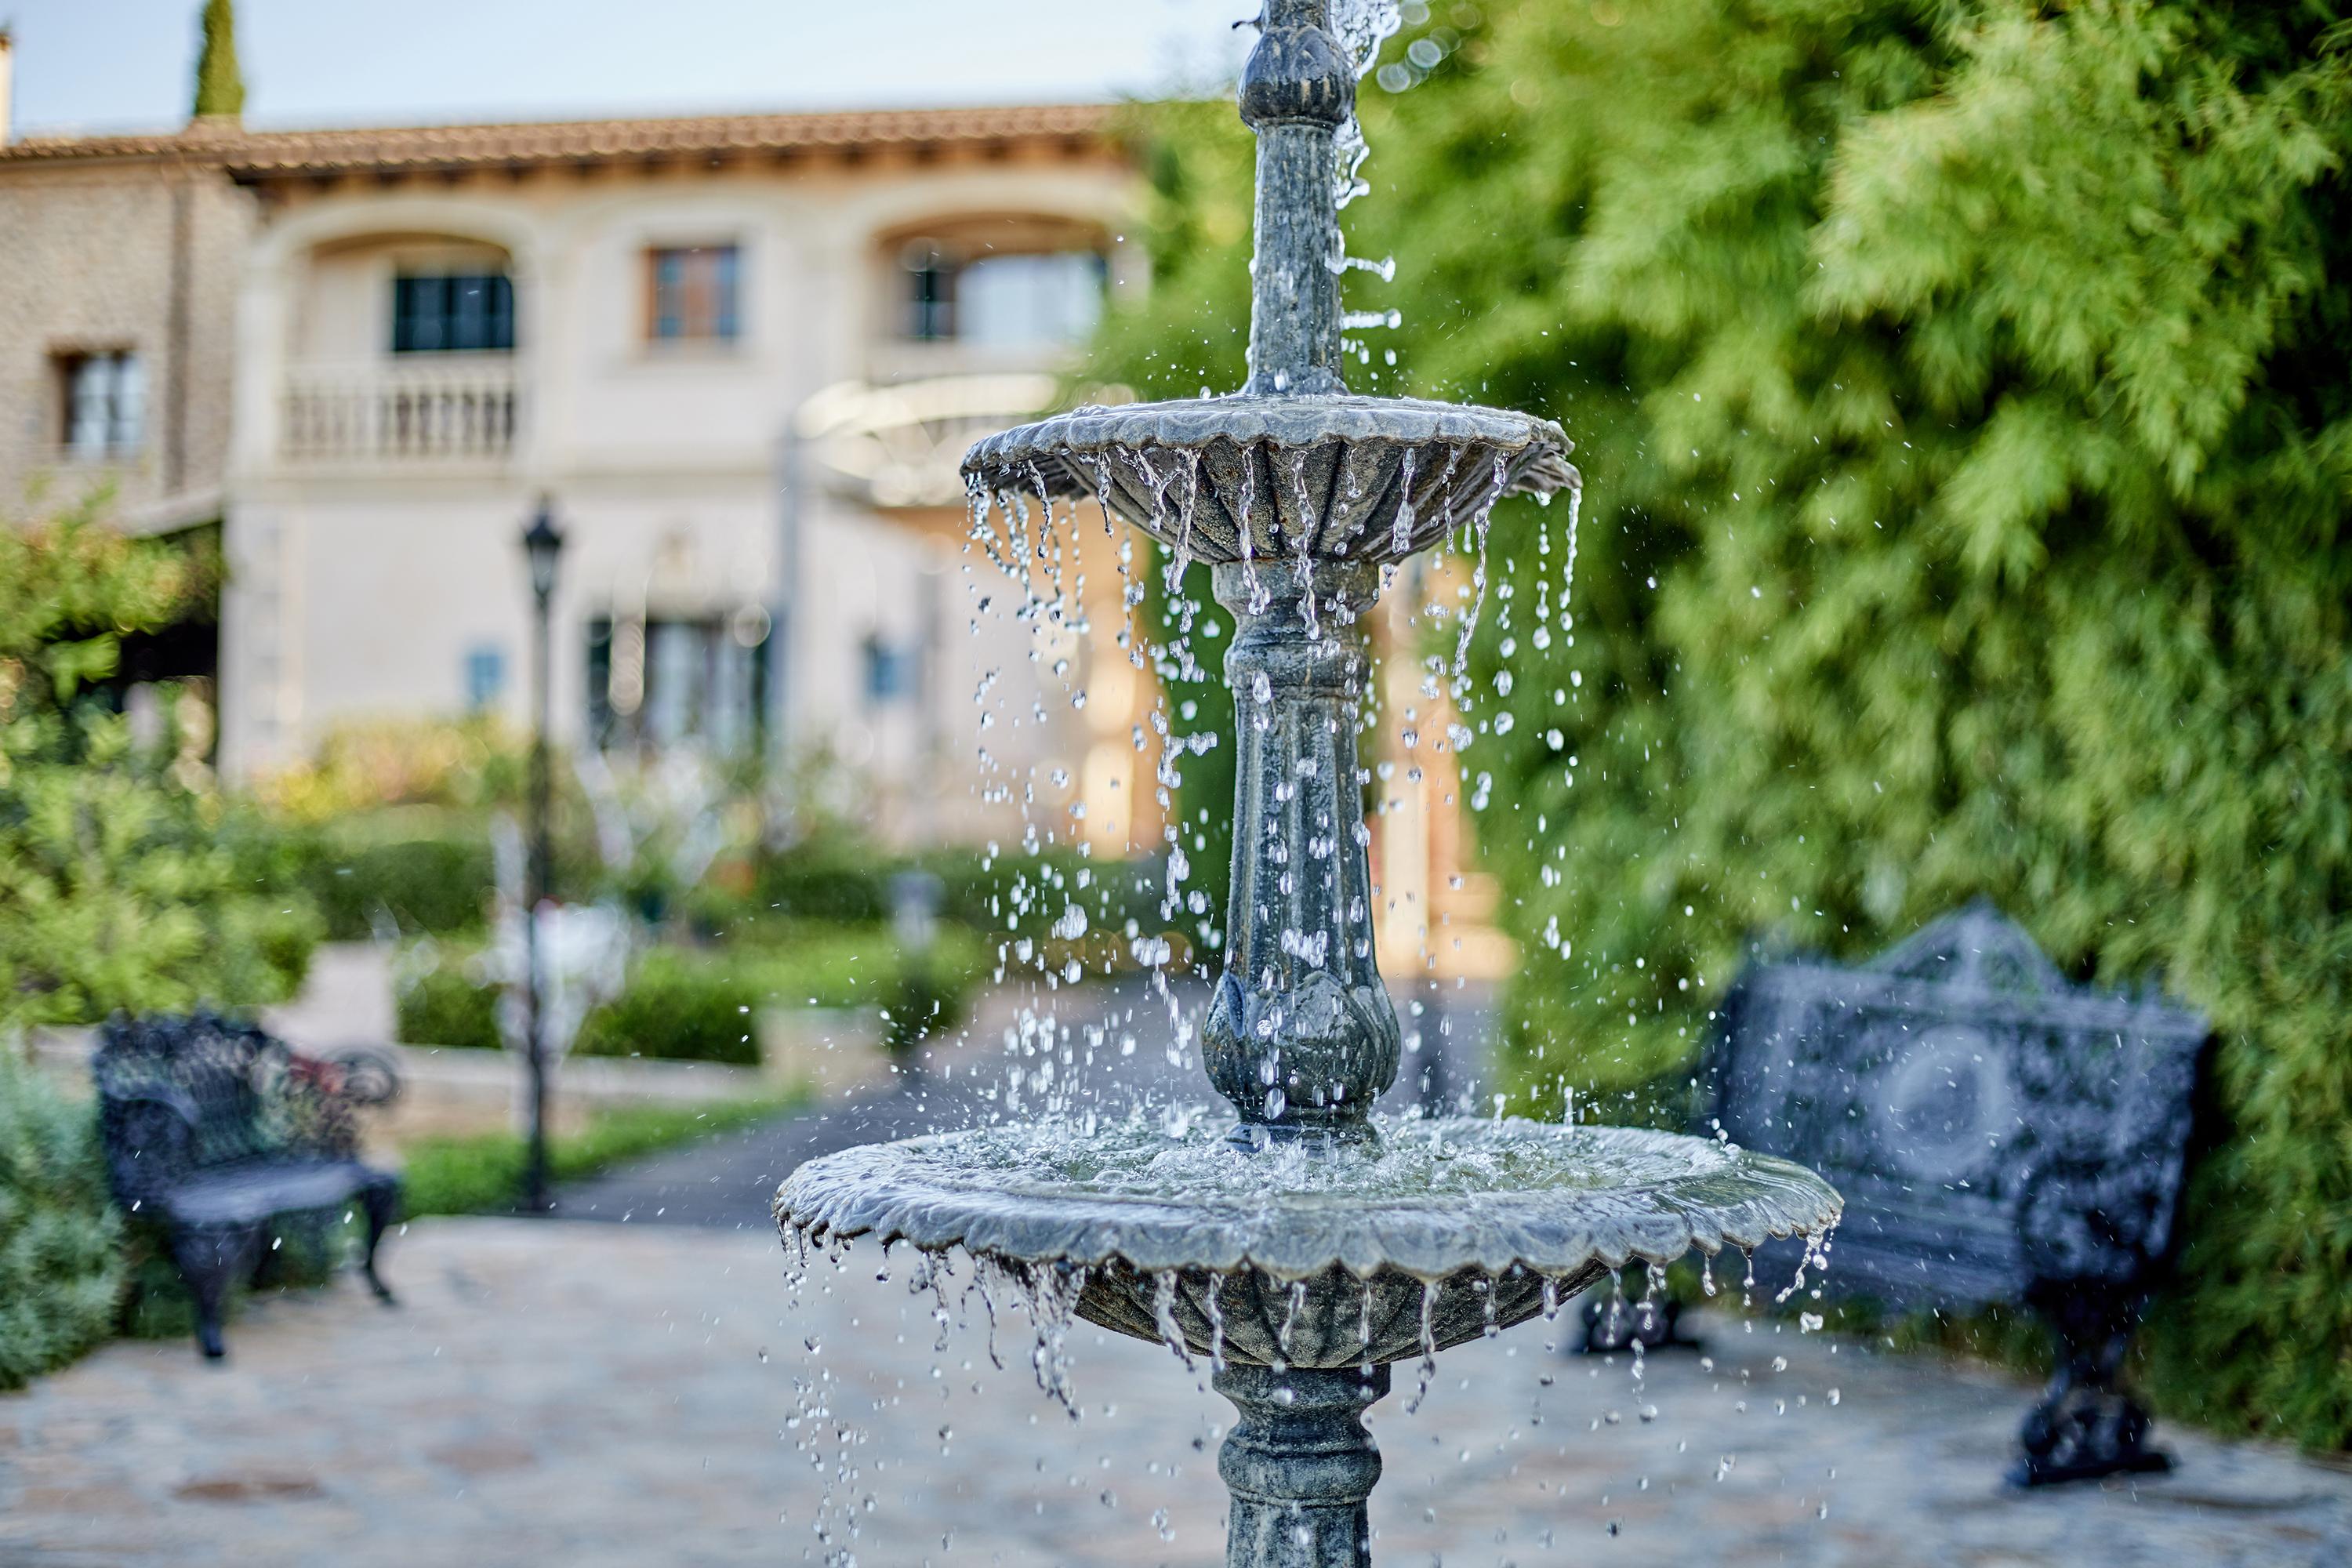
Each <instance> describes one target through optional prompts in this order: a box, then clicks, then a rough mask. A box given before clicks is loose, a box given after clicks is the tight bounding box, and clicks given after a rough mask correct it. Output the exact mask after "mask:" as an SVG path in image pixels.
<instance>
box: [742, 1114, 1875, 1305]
mask: <svg viewBox="0 0 2352 1568" xmlns="http://www.w3.org/2000/svg"><path fill="white" fill-rule="evenodd" d="M1137 1125H1138V1124H1135V1123H1122V1124H1117V1125H1114V1126H1112V1127H1108V1128H1104V1129H1100V1130H1098V1131H1096V1132H1093V1133H1090V1134H1079V1133H1077V1132H1076V1131H1074V1130H1073V1129H1070V1128H1068V1127H1066V1126H1062V1125H1057V1124H1034V1125H1029V1126H1024V1127H1013V1128H1005V1127H994V1128H984V1129H977V1130H974V1131H967V1132H953V1133H934V1134H930V1135H928V1136H925V1137H920V1138H913V1139H908V1140H905V1141H903V1142H897V1143H886V1144H871V1145H866V1146H864V1147H860V1148H856V1149H850V1150H845V1151H843V1152H840V1153H836V1154H830V1155H826V1156H824V1157H822V1158H820V1159H816V1160H813V1161H811V1162H809V1163H806V1164H804V1165H803V1166H801V1167H800V1168H799V1169H798V1170H796V1171H794V1172H793V1173H792V1175H791V1176H790V1177H788V1178H787V1179H786V1180H785V1182H784V1183H783V1184H782V1187H781V1188H780V1189H779V1190H778V1192H777V1194H776V1200H775V1215H776V1220H777V1224H778V1225H779V1226H780V1227H781V1228H782V1229H783V1230H785V1231H786V1232H787V1233H791V1232H794V1231H798V1232H800V1233H803V1235H805V1236H806V1237H808V1238H809V1239H810V1240H812V1241H818V1242H822V1241H824V1239H826V1238H828V1237H838V1238H841V1239H849V1238H853V1237H879V1238H880V1239H881V1240H882V1241H883V1242H884V1243H885V1244H888V1243H892V1242H897V1241H906V1242H908V1243H910V1244H911V1245H913V1246H915V1247H919V1248H921V1249H923V1250H926V1251H944V1250H947V1249H949V1248H951V1247H962V1248H964V1249H965V1250H967V1251H969V1252H971V1253H973V1254H975V1255H979V1256H983V1257H993V1258H1000V1259H1004V1260H1008V1261H1012V1262H1016V1263H1022V1264H1025V1265H1029V1266H1033V1267H1034V1266H1035V1265H1039V1264H1045V1263H1055V1262H1067V1263H1074V1264H1079V1265H1084V1266H1087V1267H1094V1266H1097V1265H1100V1264H1103V1263H1106V1262H1108V1261H1111V1260H1114V1259H1116V1260H1118V1261H1120V1262H1123V1263H1125V1264H1127V1265H1128V1266H1129V1267H1130V1268H1136V1269H1139V1270H1141V1271H1143V1272H1146V1273H1159V1272H1163V1271H1169V1270H1181V1269H1207V1270H1211V1271H1214V1272H1221V1273H1223V1272H1234V1271H1239V1270H1244V1269H1254V1270H1256V1271H1259V1272H1261V1273H1265V1274H1267V1275H1271V1276H1273V1277H1275V1278H1276V1279H1286V1280H1290V1279H1308V1278H1312V1277H1316V1276H1319V1275H1324V1274H1328V1273H1329V1272H1330V1271H1331V1270H1332V1269H1333V1268H1339V1269H1343V1270H1345V1271H1346V1272H1347V1273H1349V1274H1350V1275H1353V1276H1354V1277H1355V1278H1357V1279H1370V1278H1372V1277H1373V1276H1374V1275H1376V1274H1379V1273H1381V1272H1382V1271H1383V1270H1395V1271H1399V1272H1402V1273H1405V1274H1408V1275H1411V1276H1412V1277H1414V1278H1416V1279H1423V1280H1425V1281H1435V1280H1441V1279H1447V1278H1450V1277H1452V1276H1454V1275H1456V1274H1459V1273H1462V1272H1463V1271H1465V1270H1480V1271H1484V1272H1486V1273H1489V1274H1495V1275H1500V1274H1503V1273H1505V1272H1507V1271H1508V1270H1511V1269H1513V1268H1521V1269H1526V1270H1528V1271H1530V1272H1534V1273H1538V1274H1544V1275H1556V1276H1563V1277H1564V1276H1568V1275H1571V1274H1575V1273H1577V1272H1579V1271H1580V1270H1583V1269H1585V1268H1590V1267H1591V1264H1593V1263H1594V1262H1595V1261H1598V1262H1600V1263H1601V1264H1603V1265H1605V1266H1606V1267H1608V1268H1621V1267H1622V1266H1623V1265H1624V1264H1625V1263H1626V1262H1627V1261H1629V1260H1630V1259H1632V1258H1645V1259H1648V1260H1651V1261H1654V1262H1659V1263H1667V1262H1671V1261H1673V1260H1674V1259H1675V1258H1680V1257H1682V1256H1683V1255H1684V1254H1685V1253H1686V1252H1688V1251H1689V1250H1690V1249H1691V1248H1693V1247H1696V1248H1698V1249H1699V1250H1700V1251H1702V1252H1704V1253H1706V1254H1707V1255H1709V1256H1710V1257H1711V1256H1714V1255H1716V1254H1717V1253H1719V1252H1721V1251H1722V1250H1723V1249H1724V1248H1725V1247H1741V1248H1753V1247H1759V1246H1760V1245H1762V1244H1763V1243H1764V1242H1766V1241H1768V1240H1772V1239H1777V1238H1780V1237H1790V1236H1799V1235H1818V1234H1820V1233H1822V1232H1823V1231H1825V1230H1827V1229H1828V1228H1829V1227H1831V1226H1833V1225H1835V1224H1836V1222H1837V1219H1838V1216H1839V1214H1840V1212H1841V1211H1842V1208H1843V1200H1842V1199H1841V1198H1840V1197H1839V1196H1838V1194H1837V1193H1836V1192H1835V1190H1834V1189H1832V1187H1831V1186H1830V1185H1829V1184H1828V1183H1826V1182H1824V1181H1822V1179H1821V1177H1819V1176H1817V1175H1815V1174H1814V1173H1811V1172H1810V1171H1808V1170H1806V1169H1804V1168H1803V1167H1802V1166H1800V1165H1796V1164H1793V1163H1790V1162H1788V1161H1785V1160H1780V1159H1775V1158H1772V1157H1771V1156H1769V1155H1763V1154H1758V1153H1754V1152H1749V1151H1747V1150H1744V1149H1738V1148H1735V1147H1726V1146H1724V1145H1720V1144H1717V1143H1713V1142H1707V1141H1706V1140H1704V1139H1697V1138H1689V1137H1683V1136H1680V1135H1676V1134H1673V1133H1664V1132H1655V1131H1648V1130H1645V1129H1638V1128H1609V1127H1591V1126H1586V1127H1563V1126H1559V1125H1556V1124H1551V1123H1543V1122H1532V1121H1517V1120H1505V1121H1487V1120H1482V1119H1460V1120H1449V1121H1422V1122H1411V1123H1405V1124H1404V1125H1405V1126H1406V1127H1408V1128H1411V1129H1412V1130H1413V1134H1412V1135H1414V1136H1417V1137H1424V1138H1434V1139H1436V1140H1440V1141H1442V1140H1444V1139H1448V1138H1451V1139H1455V1140H1459V1141H1460V1142H1459V1143H1458V1145H1456V1146H1457V1147H1459V1148H1461V1149H1463V1150H1465V1151H1467V1152H1470V1153H1471V1154H1473V1155H1475V1156H1476V1157H1478V1158H1479V1159H1491V1160H1494V1161H1496V1162H1499V1163H1503V1164H1505V1165H1509V1164H1511V1163H1513V1162H1517V1163H1518V1164H1519V1165H1522V1166H1533V1167H1535V1168H1537V1169H1538V1172H1540V1169H1541V1167H1542V1166H1543V1165H1544V1163H1545V1162H1550V1163H1552V1165H1553V1166H1554V1167H1555V1168H1556V1169H1557V1170H1559V1172H1561V1173H1564V1174H1563V1177H1562V1179H1561V1180H1560V1181H1559V1182H1555V1183H1551V1184H1522V1185H1520V1186H1517V1187H1516V1188H1514V1187H1509V1186H1496V1187H1490V1188H1484V1189H1480V1188H1475V1187H1472V1186H1465V1187H1463V1188H1462V1189H1461V1190H1457V1191H1451V1192H1431V1191H1423V1192H1416V1193H1403V1194H1398V1195H1395V1196H1378V1195H1366V1194H1363V1193H1362V1192H1360V1190H1349V1189H1348V1188H1347V1187H1346V1186H1345V1185H1344V1184H1342V1185H1336V1186H1335V1187H1334V1188H1333V1189H1332V1190H1326V1191H1303V1192H1302V1191H1291V1190H1275V1189H1267V1190H1262V1191H1257V1192H1255V1193H1253V1192H1249V1191H1246V1190H1244V1189H1242V1188H1238V1187H1237V1188H1235V1189H1234V1190H1233V1191H1229V1192H1226V1193H1223V1194H1210V1193H1200V1192H1195V1193H1169V1194H1151V1193H1145V1192H1138V1191H1128V1190H1116V1189H1107V1188H1105V1187H1104V1186H1102V1185H1101V1184H1092V1183H1089V1182H1087V1181H1086V1180H1084V1179H1078V1180H1070V1179H1063V1180H1060V1181H1058V1182H1056V1181H1055V1180H1054V1179H1053V1174H1052V1169H1051V1165H1050V1162H1052V1161H1055V1160H1059V1161H1063V1162H1068V1161H1070V1160H1072V1159H1074V1158H1075V1159H1077V1160H1080V1161H1081V1162H1083V1161H1084V1160H1086V1159H1087V1158H1092V1157H1096V1156H1104V1157H1112V1156H1116V1157H1119V1158H1128V1157H1132V1156H1134V1155H1136V1154H1137V1152H1138V1145H1137ZM1435 1146H1438V1145H1436V1144H1433V1147H1435ZM1169 1147H1170V1148H1171V1149H1172V1150H1177V1151H1178V1152H1180V1153H1181V1156H1182V1157H1183V1158H1184V1159H1186V1160H1197V1159H1201V1158H1207V1159H1210V1160H1212V1161H1213V1159H1214V1158H1215V1156H1214V1153H1213V1152H1202V1151H1196V1150H1194V1149H1192V1148H1191V1147H1189V1146H1181V1145H1179V1144H1177V1143H1175V1142H1173V1141H1171V1143H1170V1145H1169ZM1143 1152H1149V1151H1148V1149H1146V1150H1144V1151H1143ZM1008 1155H1010V1156H1012V1157H1013V1158H1014V1159H1028V1160H1032V1161H1033V1162H1034V1163H1033V1165H1032V1167H1031V1169H1030V1171H1029V1172H1028V1173H1027V1177H1026V1178H1024V1174H1023V1173H1021V1172H1020V1171H1019V1170H1018V1169H1017V1168H1016V1167H1015V1166H1014V1165H1013V1164H1012V1163H1009V1161H1008ZM1233 1158H1234V1160H1236V1161H1243V1160H1245V1159H1246V1158H1247V1157H1245V1156H1241V1155H1234V1156H1233ZM1579 1162H1582V1163H1581V1164H1580V1163H1579ZM1612 1166H1613V1167H1614V1168H1615V1169H1616V1170H1617V1171H1618V1172H1619V1173H1622V1178H1623V1179H1617V1180H1603V1181H1601V1182H1600V1183H1598V1184H1595V1183H1592V1182H1589V1181H1587V1182H1575V1181H1570V1180H1568V1179H1567V1176H1566V1174H1565V1173H1576V1172H1585V1173H1596V1172H1597V1173H1600V1174H1601V1175H1602V1176H1604V1177H1606V1176H1607V1175H1608V1172H1609V1168H1610V1167H1612ZM1476 1179H1477V1172H1476V1171H1475V1170H1474V1171H1471V1172H1469V1173H1467V1174H1466V1175H1465V1181H1475V1180H1476ZM1505 1179H1506V1180H1507V1179H1508V1177H1507V1176H1506V1178H1505Z"/></svg>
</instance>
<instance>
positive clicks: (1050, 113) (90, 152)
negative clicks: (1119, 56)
mask: <svg viewBox="0 0 2352 1568" xmlns="http://www.w3.org/2000/svg"><path fill="white" fill-rule="evenodd" d="M1113 113H1114V110H1112V109H1111V108H1110V107H1109V106H1108V105H1105V104H1094V103H1072V104H1048V105H1033V106H1022V107H1008V108H979V109H899V110H856V111H852V112H847V113H835V114H737V115H705V116H698V117H695V118H691V119H679V120H576V121H550V122H542V123H536V124H518V125H421V126H393V127H384V128H366V129H351V130H337V131H247V130H244V129H242V128H241V127H237V126H235V125H223V124H206V123H204V122H201V121H199V122H197V123H194V124H192V125H190V126H189V127H188V128H187V129H186V130H184V131H181V132H165V133H160V134H150V135H129V136H56V137H30V138H27V139H26V140H24V141H21V142H10V143H7V144H6V145H0V167H5V165H7V164H10V163H70V162H79V161H82V160H96V159H125V158H127V159H133V160H144V159H150V158H174V159H186V160H191V161H194V162H199V163H213V164H216V165H218V166H220V167H223V168H225V169H226V170H227V171H228V172H229V173H230V174H233V175H235V176H236V177H237V178H239V179H246V180H257V179H269V178H273V177H284V176H293V175H303V174H331V173H339V172H342V171H347V170H378V171H390V170H410V169H425V170H431V169H464V168H472V167H478V166H484V165H488V166H491V167H509V166H513V165H522V164H532V163H601V162H605V161H608V160H609V161H633V160H640V159H650V158H665V157H688V156H693V157H707V156H713V155H722V154H727V153H782V152H789V151H795V150H800V149H809V150H820V149H835V148H852V147H890V146H918V145H923V144H940V143H950V142H1022V141H1037V140H1066V139H1072V138H1076V139H1080V140H1088V141H1091V140H1095V139H1098V138H1100V137H1102V136H1103V135H1105V134H1106V133H1107V132H1108V129H1109V126H1110V121H1111V116H1112V114H1113Z"/></svg>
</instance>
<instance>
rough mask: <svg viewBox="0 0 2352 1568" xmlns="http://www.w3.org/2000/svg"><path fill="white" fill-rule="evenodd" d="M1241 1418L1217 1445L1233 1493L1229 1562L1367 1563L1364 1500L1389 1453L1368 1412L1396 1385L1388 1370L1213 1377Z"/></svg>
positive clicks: (1297, 1566)
mask: <svg viewBox="0 0 2352 1568" xmlns="http://www.w3.org/2000/svg"><path fill="white" fill-rule="evenodd" d="M1211 1381H1212V1382H1213V1384H1214V1385H1215V1387H1216V1390H1217V1392H1218V1393H1219V1394H1223V1395H1224V1396H1225V1397H1226V1398H1227V1399H1230V1400H1232V1401H1233V1402H1234V1408H1236V1409H1237V1410H1239V1411H1240V1412H1241V1420H1240V1421H1239V1422H1238V1423H1236V1424H1235V1425H1234V1429H1233V1431H1232V1432H1231V1433H1230V1434H1228V1435H1227V1436H1226V1438H1225V1443H1224V1447H1222V1448H1220V1449H1219V1450H1218V1451H1217V1473H1218V1474H1219V1475H1221V1476H1223V1478H1224V1480H1225V1488H1226V1489H1227V1490H1228V1491H1230V1492H1231V1493H1232V1494H1233V1504H1232V1509H1231V1511H1230V1512H1229V1513H1228V1515H1227V1516H1226V1523H1225V1563H1226V1564H1227V1568H1365V1565H1366V1564H1368V1563H1370V1562H1371V1560H1372V1531H1371V1525H1370V1521H1368V1520H1367V1519H1366V1517H1365V1512H1364V1500H1365V1499H1367V1498H1369V1497H1370V1496H1371V1492H1372V1486H1373V1484H1374V1483H1375V1482H1377V1481H1378V1480H1379V1479H1381V1451H1380V1448H1379V1447H1377V1446H1376V1445H1375V1444H1374V1443H1373V1442H1372V1435H1371V1434H1370V1432H1367V1431H1365V1430H1364V1423H1363V1413H1364V1410H1365V1408H1366V1407H1367V1406H1368V1405H1370V1404H1371V1403H1372V1402H1373V1401H1374V1400H1376V1399H1378V1398H1380V1397H1381V1395H1382V1394H1386V1393H1387V1392H1388V1391H1389V1369H1388V1368H1387V1367H1384V1366H1382V1367H1375V1368H1372V1369H1371V1370H1370V1371H1365V1370H1363V1369H1360V1368H1358V1367H1352V1366H1350V1367H1339V1368H1337V1369H1333V1370H1328V1371H1310V1370H1307V1369H1304V1368H1299V1367H1293V1368H1291V1369H1289V1370H1288V1371H1286V1372H1276V1371H1275V1370H1273V1369H1272V1368H1271V1367H1263V1366H1239V1365H1235V1366H1229V1367H1227V1368H1226V1369H1225V1370H1224V1371H1223V1372H1221V1373H1217V1374H1216V1375H1215V1377H1214V1378H1213V1379H1212V1380H1211Z"/></svg>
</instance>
